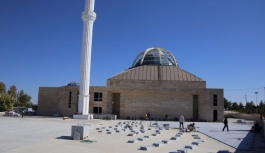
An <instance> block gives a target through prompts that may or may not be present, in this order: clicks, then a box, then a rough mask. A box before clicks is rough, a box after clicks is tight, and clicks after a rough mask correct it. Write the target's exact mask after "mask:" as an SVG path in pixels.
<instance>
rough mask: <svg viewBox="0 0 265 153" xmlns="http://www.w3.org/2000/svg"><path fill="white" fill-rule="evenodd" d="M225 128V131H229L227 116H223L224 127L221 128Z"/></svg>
mask: <svg viewBox="0 0 265 153" xmlns="http://www.w3.org/2000/svg"><path fill="white" fill-rule="evenodd" d="M225 128H226V130H227V131H229V129H228V121H227V117H225V119H224V128H223V131H224V130H225Z"/></svg>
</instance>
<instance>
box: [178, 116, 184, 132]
mask: <svg viewBox="0 0 265 153" xmlns="http://www.w3.org/2000/svg"><path fill="white" fill-rule="evenodd" d="M184 122H185V118H184V116H183V115H181V116H180V117H179V129H181V125H182V128H183V129H184V124H183V123H184Z"/></svg>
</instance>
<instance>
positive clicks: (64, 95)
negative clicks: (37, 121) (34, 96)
mask: <svg viewBox="0 0 265 153" xmlns="http://www.w3.org/2000/svg"><path fill="white" fill-rule="evenodd" d="M78 91H79V87H78V86H63V87H39V97H38V115H43V116H52V115H54V114H57V113H59V114H61V115H63V116H72V115H73V114H74V113H76V112H77V108H78ZM69 92H71V108H69ZM94 92H102V93H103V96H102V101H100V102H95V101H94ZM89 93H90V98H89V99H90V102H89V107H90V108H89V113H93V107H102V113H106V106H107V105H106V104H107V101H106V100H107V92H106V87H99V86H94V87H90V90H89Z"/></svg>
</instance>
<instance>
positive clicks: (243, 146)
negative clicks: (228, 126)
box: [235, 130, 255, 153]
mask: <svg viewBox="0 0 265 153" xmlns="http://www.w3.org/2000/svg"><path fill="white" fill-rule="evenodd" d="M235 131H245V130H235ZM248 131H249V132H248V134H247V135H246V136H245V137H244V138H238V139H239V140H240V139H242V142H241V143H240V144H239V146H238V147H237V149H236V151H235V153H242V152H252V151H253V149H254V142H255V139H254V135H255V133H254V132H251V131H250V130H248Z"/></svg>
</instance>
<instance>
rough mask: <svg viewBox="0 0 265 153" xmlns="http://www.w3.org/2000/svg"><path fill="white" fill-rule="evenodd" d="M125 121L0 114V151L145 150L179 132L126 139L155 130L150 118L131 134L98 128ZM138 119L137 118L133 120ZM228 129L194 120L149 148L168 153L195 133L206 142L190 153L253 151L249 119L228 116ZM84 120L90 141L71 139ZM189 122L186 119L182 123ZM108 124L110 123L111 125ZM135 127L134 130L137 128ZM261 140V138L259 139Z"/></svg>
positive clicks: (129, 152) (126, 152) (155, 152)
mask: <svg viewBox="0 0 265 153" xmlns="http://www.w3.org/2000/svg"><path fill="white" fill-rule="evenodd" d="M119 122H120V124H121V123H124V122H128V121H126V120H111V121H106V120H77V119H67V120H63V119H62V118H51V117H25V118H20V117H4V116H3V115H2V114H0V142H1V143H0V152H1V153H5V152H13V153H14V152H17V153H24V152H25V153H26V152H27V153H28V152H38V153H47V152H49V153H57V152H58V153H60V152H69V153H71V152H93V153H105V152H108V153H117V152H122V153H132V152H145V151H143V150H140V147H141V146H146V145H151V146H152V144H153V143H156V142H161V141H162V140H167V139H170V138H171V137H174V136H175V135H176V134H178V133H179V132H180V130H179V129H170V130H163V131H162V132H161V134H159V135H156V136H153V137H150V138H146V139H144V140H143V141H137V142H135V143H128V141H129V140H136V139H137V138H144V136H151V135H152V134H154V133H155V131H156V130H158V127H157V126H156V125H155V126H152V125H153V123H154V122H153V121H152V122H150V121H145V122H143V125H144V126H145V127H146V128H150V130H148V129H146V132H145V133H141V132H139V134H136V135H134V136H127V135H128V134H129V133H131V131H130V130H128V131H125V132H121V133H117V132H111V133H112V134H107V132H106V131H103V132H99V130H98V128H102V127H105V130H106V129H109V130H110V131H113V130H111V129H114V127H115V125H118V123H119ZM134 122H135V123H137V124H138V123H139V121H134ZM229 122H230V123H229V130H230V131H229V132H226V131H225V132H223V131H222V128H223V124H222V123H209V122H195V127H196V128H197V130H198V132H184V133H183V135H182V136H181V137H180V138H178V139H177V140H172V141H171V142H169V143H168V144H163V145H162V146H159V147H152V148H151V149H150V150H148V152H152V153H162V152H165V153H169V152H173V151H177V150H178V149H181V148H184V147H185V146H186V145H191V144H192V142H195V141H198V140H197V139H194V138H195V137H194V136H192V135H194V134H195V135H198V136H199V137H200V138H201V139H200V140H204V141H205V142H203V143H201V144H200V145H198V146H195V148H194V149H192V150H189V153H216V152H218V150H229V151H230V152H236V153H240V152H242V153H252V152H254V150H255V148H254V147H255V143H254V140H255V134H254V133H252V132H249V130H250V128H251V124H252V123H251V121H247V124H238V123H236V120H235V119H229ZM83 123H91V124H92V126H91V127H90V130H89V133H90V134H89V137H88V139H87V140H89V141H85V142H82V141H74V140H71V137H70V135H71V126H72V125H78V124H83ZM157 123H158V125H159V126H160V125H161V126H162V125H163V124H165V123H166V124H170V126H173V127H174V126H178V124H179V123H178V122H157ZM187 124H189V122H186V123H185V125H187ZM110 126H112V127H111V128H110ZM122 126H123V125H122ZM139 127H140V126H138V127H135V130H136V131H137V130H139ZM261 142H262V141H261Z"/></svg>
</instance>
